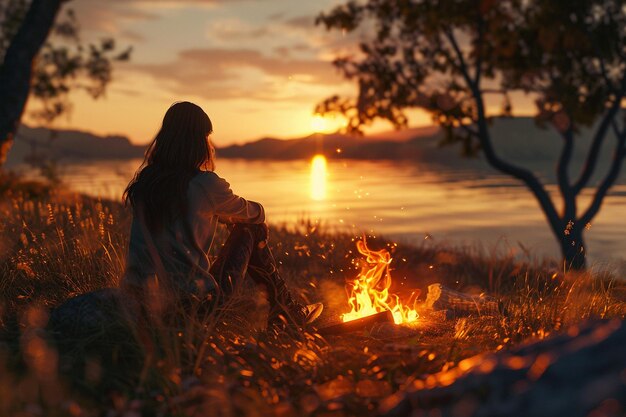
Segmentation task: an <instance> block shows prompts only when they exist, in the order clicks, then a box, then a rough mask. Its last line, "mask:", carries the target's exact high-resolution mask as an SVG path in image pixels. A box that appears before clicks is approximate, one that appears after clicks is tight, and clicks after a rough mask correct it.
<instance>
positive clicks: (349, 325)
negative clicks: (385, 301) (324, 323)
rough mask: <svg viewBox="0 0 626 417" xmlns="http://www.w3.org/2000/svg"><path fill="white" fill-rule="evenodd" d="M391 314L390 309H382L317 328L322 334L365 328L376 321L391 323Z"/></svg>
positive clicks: (376, 322) (356, 330)
mask: <svg viewBox="0 0 626 417" xmlns="http://www.w3.org/2000/svg"><path fill="white" fill-rule="evenodd" d="M393 322H394V321H393V314H391V311H388V310H387V311H383V312H382V313H376V314H372V315H371V316H367V317H363V318H360V319H356V320H351V321H346V322H343V323H339V324H334V325H332V326H328V327H323V328H321V329H319V330H318V332H319V334H321V335H322V336H328V335H337V334H344V333H351V332H358V331H360V330H366V329H369V328H371V327H372V326H374V325H375V324H378V323H393Z"/></svg>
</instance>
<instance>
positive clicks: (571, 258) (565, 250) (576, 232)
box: [560, 227, 587, 271]
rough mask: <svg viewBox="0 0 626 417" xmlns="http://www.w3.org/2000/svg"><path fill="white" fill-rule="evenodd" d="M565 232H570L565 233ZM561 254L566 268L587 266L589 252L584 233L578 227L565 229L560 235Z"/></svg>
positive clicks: (581, 268) (579, 268)
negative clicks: (587, 251) (586, 247)
mask: <svg viewBox="0 0 626 417" xmlns="http://www.w3.org/2000/svg"><path fill="white" fill-rule="evenodd" d="M565 232H569V233H568V234H565ZM560 243H561V254H562V256H563V263H564V266H565V269H566V270H568V269H573V270H577V271H580V270H583V269H585V268H586V267H587V253H586V249H585V242H584V240H583V233H582V230H580V229H579V228H578V227H574V228H572V229H571V230H565V231H564V233H563V235H562V236H561V237H560Z"/></svg>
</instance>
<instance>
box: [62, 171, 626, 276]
mask: <svg viewBox="0 0 626 417" xmlns="http://www.w3.org/2000/svg"><path fill="white" fill-rule="evenodd" d="M140 163H141V161H140V160H128V161H96V162H88V163H87V162H85V163H71V164H70V163H67V164H65V165H64V166H63V169H62V171H61V177H62V179H63V181H64V182H65V183H67V184H68V185H69V186H70V187H71V188H72V189H74V190H76V191H79V192H83V193H86V194H89V195H92V196H101V197H106V198H112V199H116V200H119V199H120V198H121V195H122V192H123V190H124V188H125V186H126V185H127V184H128V182H129V180H130V179H131V178H132V176H133V173H134V172H135V170H136V169H137V167H138V166H139V165H140ZM216 172H217V173H218V174H219V175H220V176H222V177H223V178H225V179H227V181H229V182H230V184H231V187H232V189H233V191H234V192H235V193H236V194H239V195H241V196H243V197H246V198H248V199H251V200H255V201H258V202H261V203H262V204H263V205H264V206H265V209H266V212H267V217H268V220H269V221H270V222H272V223H282V222H287V223H291V222H295V221H298V220H301V219H311V220H313V221H315V220H317V221H320V222H322V223H323V224H325V225H326V226H327V227H332V228H336V229H341V230H349V231H351V232H353V233H354V234H355V235H360V234H363V233H367V234H374V235H376V234H383V235H386V236H389V237H392V238H395V239H397V240H398V241H400V242H418V241H423V240H424V239H433V242H441V241H445V242H447V243H451V244H480V245H483V246H486V247H487V248H493V247H500V248H505V249H507V250H508V249H511V250H515V251H517V252H518V253H520V254H522V253H524V251H525V249H530V251H531V253H532V254H533V255H534V256H536V257H541V256H546V255H547V256H558V253H559V252H558V248H557V245H556V242H555V239H554V237H553V236H552V234H551V232H550V231H549V229H548V226H547V223H546V222H545V220H544V217H543V214H542V212H541V210H540V209H539V207H538V204H537V202H536V201H535V199H534V197H533V196H532V195H531V194H530V192H528V191H527V190H526V188H525V187H523V186H521V185H519V183H518V182H516V181H515V180H513V179H512V178H509V177H507V176H502V175H498V174H496V173H495V171H493V170H491V169H476V168H475V167H469V168H467V167H466V168H459V169H452V168H444V167H440V166H437V167H436V166H433V165H429V164H415V163H400V162H367V161H333V160H331V161H328V162H327V163H326V162H325V161H323V162H320V161H317V162H316V163H313V164H312V163H311V161H303V160H299V161H286V162H270V161H247V160H219V161H218V166H217V170H216ZM548 189H549V191H550V192H551V193H555V192H556V187H555V186H553V185H552V186H549V187H548ZM589 198H590V194H589V193H586V195H585V196H583V199H582V200H581V202H582V204H581V207H584V206H586V202H587V201H588V200H589ZM625 207H626V185H616V186H615V187H614V188H613V190H612V194H611V195H609V196H608V197H607V198H606V200H605V203H604V206H603V208H602V210H601V212H600V213H599V214H598V216H596V219H594V222H593V224H592V225H591V227H590V229H589V230H588V231H587V232H586V241H587V246H588V253H589V257H590V260H591V261H592V263H593V264H595V265H596V266H605V267H606V266H610V267H615V266H620V265H621V264H622V263H623V260H624V258H625V257H624V253H626V242H625V240H624V236H625V235H626V216H624V208H625Z"/></svg>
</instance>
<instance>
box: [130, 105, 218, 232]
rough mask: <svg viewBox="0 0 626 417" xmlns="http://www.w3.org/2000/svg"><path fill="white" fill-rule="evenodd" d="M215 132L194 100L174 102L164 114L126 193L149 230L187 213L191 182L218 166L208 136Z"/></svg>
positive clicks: (160, 226) (156, 229)
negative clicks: (160, 124)
mask: <svg viewBox="0 0 626 417" xmlns="http://www.w3.org/2000/svg"><path fill="white" fill-rule="evenodd" d="M212 132H213V124H212V123H211V119H209V116H207V114H206V113H205V112H204V111H203V110H202V109H201V108H200V107H199V106H197V105H195V104H193V103H190V102H188V101H183V102H178V103H174V104H173V105H172V106H171V107H170V108H169V109H168V110H167V112H166V113H165V116H164V117H163V125H162V126H161V129H160V130H159V132H158V133H157V134H156V136H155V138H154V140H153V141H152V143H150V145H149V146H148V149H147V150H146V153H145V158H144V161H143V163H142V164H141V166H140V167H139V169H138V170H137V172H136V173H135V176H134V177H133V179H132V181H131V182H130V183H129V184H128V187H126V190H125V191H124V196H123V199H124V203H125V204H129V203H130V204H131V206H132V207H133V211H134V213H135V214H136V215H139V216H142V217H143V219H144V220H145V222H146V225H147V226H148V229H149V230H150V231H152V232H157V231H159V230H160V229H161V228H162V227H163V226H164V225H165V224H167V223H169V222H172V221H174V220H175V219H176V218H177V217H180V216H183V215H185V214H186V212H187V188H188V186H189V181H190V180H191V179H192V178H193V177H194V176H195V175H196V174H198V173H199V172H200V171H201V170H204V171H213V170H214V169H215V150H214V148H213V145H212V144H211V141H210V139H209V135H210V134H211V133H212Z"/></svg>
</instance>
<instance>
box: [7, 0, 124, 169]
mask: <svg viewBox="0 0 626 417" xmlns="http://www.w3.org/2000/svg"><path fill="white" fill-rule="evenodd" d="M63 3H66V2H65V1H60V0H6V1H3V2H2V3H0V84H1V85H0V149H1V150H2V151H0V164H2V163H3V162H4V159H5V157H6V153H7V152H8V149H9V148H10V146H11V143H12V141H13V135H14V134H15V130H16V129H17V126H18V124H19V121H20V120H21V117H22V114H23V110H24V107H25V105H26V100H27V98H28V96H29V95H30V96H32V97H33V98H34V99H36V100H37V101H39V102H40V104H41V105H40V106H39V108H38V109H37V110H36V111H35V112H34V114H33V115H34V116H36V117H37V118H40V119H42V120H43V121H44V122H51V121H53V120H54V119H55V118H57V117H58V116H60V115H62V114H64V113H66V112H67V111H69V110H70V108H71V103H70V101H69V99H68V94H69V92H70V91H72V90H76V89H82V90H84V91H86V92H87V93H88V94H89V95H90V96H91V97H93V98H94V99H96V98H99V97H101V96H102V95H103V94H104V93H105V91H106V87H107V85H108V83H109V82H110V81H111V74H112V70H113V64H114V63H115V62H118V61H126V60H128V59H129V57H130V52H131V49H130V48H127V49H125V50H123V51H119V49H118V48H116V45H115V40H114V39H112V38H105V39H101V40H100V41H99V42H97V43H88V44H86V43H85V42H84V41H82V39H81V37H80V25H79V23H78V21H77V20H76V16H75V15H74V12H73V11H72V10H71V9H66V10H64V11H63V12H62V11H61V7H62V5H63Z"/></svg>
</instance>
